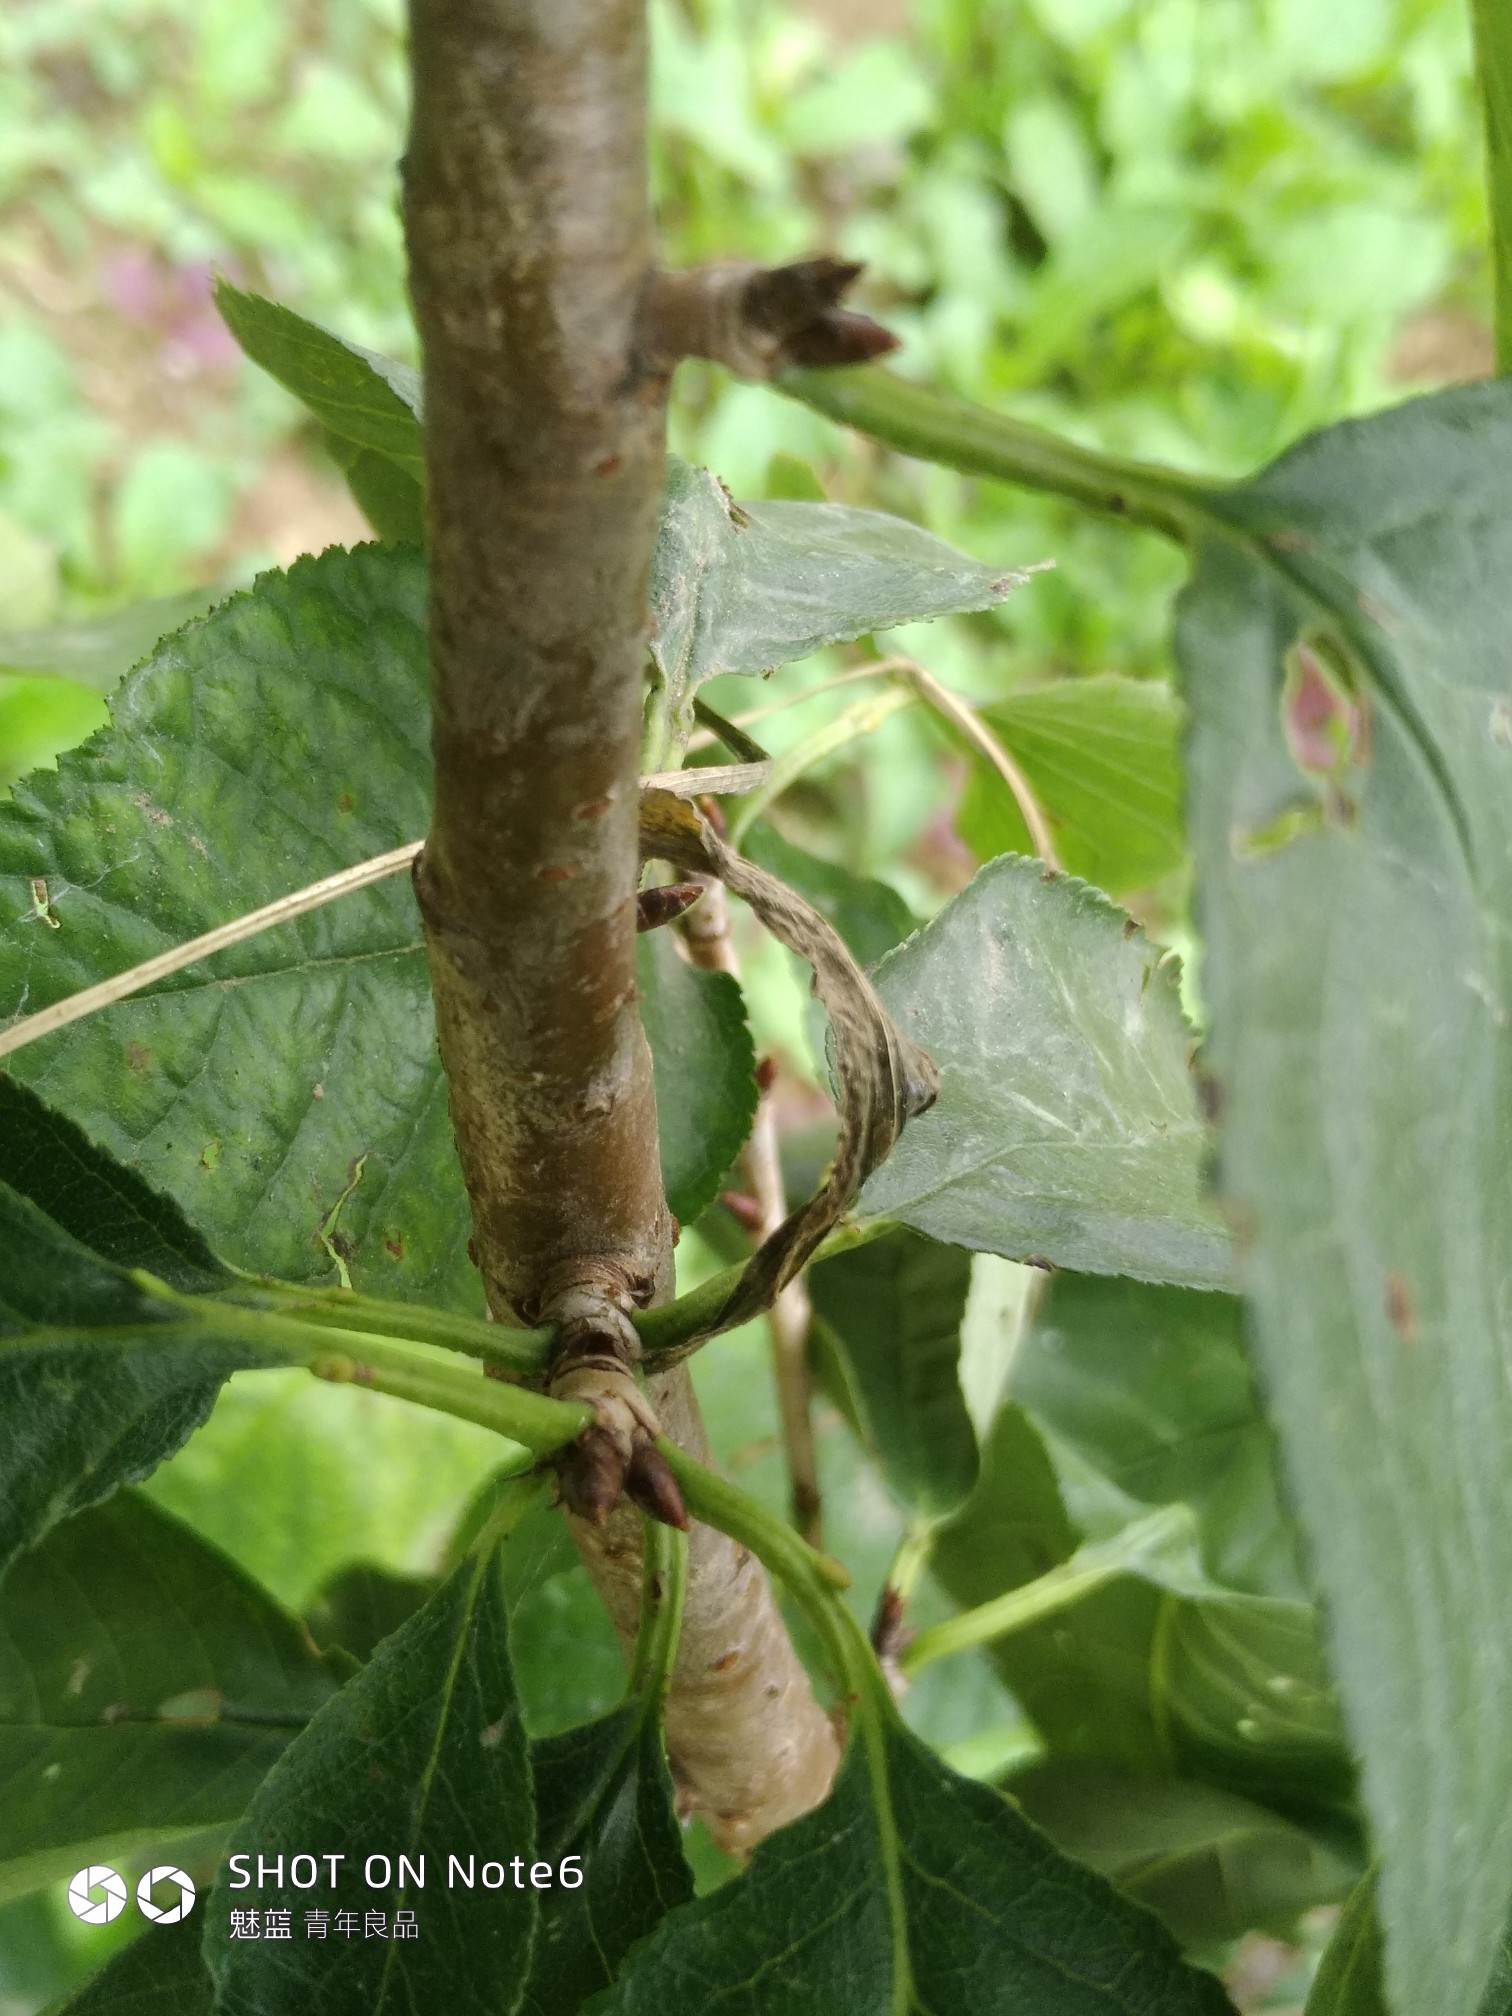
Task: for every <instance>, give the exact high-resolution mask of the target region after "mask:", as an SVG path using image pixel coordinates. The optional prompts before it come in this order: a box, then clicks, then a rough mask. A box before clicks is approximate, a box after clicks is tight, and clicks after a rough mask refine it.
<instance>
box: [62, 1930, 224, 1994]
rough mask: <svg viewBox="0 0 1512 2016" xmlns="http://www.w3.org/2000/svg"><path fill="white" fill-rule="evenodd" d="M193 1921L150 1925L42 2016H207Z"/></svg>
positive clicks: (205, 1978)
mask: <svg viewBox="0 0 1512 2016" xmlns="http://www.w3.org/2000/svg"><path fill="white" fill-rule="evenodd" d="M200 1931H201V1925H200V1920H199V1918H198V1917H197V1916H196V1917H192V1918H186V1919H185V1920H184V1922H183V1924H182V1925H153V1926H150V1927H149V1928H148V1929H147V1931H146V1932H144V1933H143V1934H142V1935H141V1936H140V1937H139V1938H137V1939H134V1940H133V1941H132V1942H131V1944H130V1945H129V1946H128V1947H126V1949H125V1950H124V1951H123V1952H120V1953H117V1954H116V1956H115V1958H114V1959H113V1960H110V1961H107V1963H106V1964H105V1966H103V1967H102V1968H101V1969H100V1971H99V1973H98V1974H92V1975H91V1976H90V1978H89V1979H88V1980H87V1981H86V1982H85V1983H84V1985H83V1986H82V1987H81V1988H76V1989H75V1990H74V1991H73V1993H72V1994H71V1995H69V1996H68V1997H67V1998H66V1999H65V2000H64V2001H62V2002H58V2003H55V2004H54V2005H53V2007H52V2008H51V2009H49V2010H48V2011H46V2012H45V2016H212V2012H213V2010H214V2006H215V1990H214V1989H213V1987H212V1986H211V1982H210V1976H209V1974H208V1973H207V1972H206V1971H205V1963H204V1960H203V1959H202V1958H201V1956H200Z"/></svg>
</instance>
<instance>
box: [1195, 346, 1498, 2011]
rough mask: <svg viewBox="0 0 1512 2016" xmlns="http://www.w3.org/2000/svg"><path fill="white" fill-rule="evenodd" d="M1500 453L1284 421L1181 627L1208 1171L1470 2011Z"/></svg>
mask: <svg viewBox="0 0 1512 2016" xmlns="http://www.w3.org/2000/svg"><path fill="white" fill-rule="evenodd" d="M1509 470H1512V386H1509V385H1507V384H1506V383H1499V384H1495V385H1481V386H1473V387H1471V386H1467V387H1464V388H1461V389H1458V390H1456V391H1453V392H1449V393H1445V394H1442V395H1440V396H1438V397H1435V398H1432V399H1425V400H1418V401H1416V402H1414V403H1412V404H1410V405H1407V406H1404V407H1401V408H1398V409H1397V410H1396V411H1394V412H1389V413H1382V414H1378V415H1375V416H1373V417H1372V418H1370V419H1368V420H1362V421H1358V422H1350V423H1348V424H1347V425H1344V426H1341V427H1336V428H1333V429H1330V430H1329V431H1328V432H1327V433H1324V434H1321V435H1318V436H1316V437H1314V438H1313V439H1312V440H1310V441H1307V442H1304V443H1303V444H1301V445H1300V446H1299V447H1297V448H1296V449H1294V450H1293V451H1292V452H1291V453H1290V454H1288V455H1287V456H1285V457H1284V458H1283V459H1282V460H1281V461H1280V462H1278V463H1277V464H1276V465H1275V466H1274V467H1273V468H1271V469H1270V470H1268V471H1266V472H1265V473H1264V474H1263V475H1262V476H1260V477H1259V478H1257V479H1256V480H1255V481H1254V482H1252V483H1249V484H1246V485H1244V486H1242V487H1241V488H1239V489H1237V490H1234V491H1232V492H1229V491H1224V492H1220V493H1217V495H1216V496H1215V497H1214V499H1213V502H1212V506H1211V511H1212V515H1213V517H1214V518H1216V519H1218V520H1219V521H1221V532H1220V533H1219V534H1217V535H1215V536H1212V537H1206V538H1204V539H1203V540H1202V542H1201V543H1200V546H1199V550H1198V554H1197V564H1196V572H1195V575H1194V578H1193V581H1192V585H1191V587H1190V588H1189V590H1188V591H1187V593H1186V596H1185V598H1184V604H1183V609H1182V616H1181V622H1180V628H1179V636H1178V647H1179V655H1180V658H1181V663H1182V667H1183V676H1184V679H1185V684H1186V695H1187V701H1188V705H1189V707H1190V709H1191V715H1192V730H1191V737H1190V741H1189V744H1188V751H1187V755H1188V769H1189V776H1190V787H1191V813H1192V819H1191V832H1192V841H1193V846H1194V848H1195V850H1196V855H1197V861H1198V895H1199V907H1200V915H1201V921H1202V925H1203V930H1204V933H1205V937H1206V946H1207V949H1206V951H1205V954H1204V961H1203V991H1204V994H1205V995H1206V997H1207V999H1208V1001H1209V1003H1210V1005H1211V1008H1212V1015H1213V1034H1212V1045H1211V1063H1212V1067H1213V1070H1214V1072H1215V1076H1216V1083H1217V1089H1218V1094H1219V1101H1220V1107H1221V1112H1222V1120H1221V1132H1220V1142H1219V1146H1220V1164H1219V1180H1220V1184H1221V1188H1222V1191H1223V1193H1224V1195H1225V1197H1226V1198H1227V1199H1228V1200H1229V1201H1230V1204H1231V1207H1232V1209H1233V1210H1234V1211H1235V1213H1236V1215H1237V1216H1238V1217H1239V1218H1240V1220H1241V1221H1242V1222H1243V1223H1244V1225H1245V1228H1246V1238H1245V1242H1244V1252H1245V1264H1244V1267H1243V1284H1244V1286H1245V1289H1246V1291H1247V1293H1248V1294H1249V1295H1250V1296H1251V1298H1252V1305H1253V1311H1254V1329H1255V1336H1256V1341H1257V1345H1258V1350H1259V1358H1260V1364H1261V1370H1262V1373H1263V1376H1264V1380H1265V1385H1266V1391H1267V1396H1268V1399H1269V1401H1270V1403H1271V1406H1272V1409H1273V1413H1274V1417H1275V1420H1276V1423H1277V1427H1278V1430H1279V1433H1280V1437H1281V1442H1282V1446H1283V1449H1284V1451H1285V1455H1286V1462H1287V1471H1288V1476H1289V1479H1290V1482H1291V1485H1292V1488H1293V1490H1294V1492H1295V1495H1296V1499H1297V1503H1298V1508H1299V1511H1300V1513H1301V1515H1302V1518H1303V1520H1304V1522H1305V1525H1306V1529H1307V1533H1308V1537H1309V1543H1310V1553H1311V1558H1312V1562H1313V1565H1314V1567H1315V1569H1316V1573H1317V1577H1318V1580H1319V1583H1320V1585H1321V1587H1322V1590H1323V1593H1324V1595H1325V1597H1326V1599H1327V1604H1328V1610H1329V1615H1330V1622H1331V1641H1330V1642H1331V1647H1332V1652H1333V1658H1334V1663H1335V1667H1336V1670H1337V1673H1338V1678H1339V1684H1340V1688H1341V1691H1342V1694H1343V1697H1344V1700H1345V1702H1346V1704H1347V1708H1348V1713H1349V1721H1350V1728H1351V1731H1352V1734H1353V1736H1354V1738H1355V1741H1356V1743H1357V1745H1358V1747H1359V1749H1360V1752H1361V1754H1362V1757H1363V1764H1364V1768H1363V1774H1362V1775H1363V1784H1364V1787H1365V1792H1366V1797H1367V1802H1368V1805H1369V1809H1370V1815H1371V1820H1372V1824H1373V1828H1374V1834H1375V1839H1376V1841H1377V1844H1378V1846H1379V1849H1380V1852H1381V1858H1382V1870H1381V1889H1380V1896H1381V1908H1382V1917H1383V1921H1384V1925H1385V1934H1386V1956H1387V1973H1388V1977H1389V1985H1390V1989H1391V1997H1392V2002H1393V2006H1394V2007H1395V2009H1396V2011H1397V2016H1469V2012H1470V2011H1472V2010H1473V2009H1474V2008H1475V2006H1476V2004H1477V2002H1478V2000H1479V1998H1480V1995H1481V1992H1482V1989H1483V1987H1484V1983H1485V1979H1486V1973H1487V1970H1488V1969H1489V1967H1490V1965H1491V1962H1492V1958H1493V1956H1494V1954H1495V1952H1496V1948H1497V1942H1498V1939H1499V1938H1500V1936H1501V1933H1502V1929H1503V1926H1504V1924H1505V1923H1506V1920H1507V1916H1508V1892H1509V1888H1512V1690H1509V1689H1508V1687H1507V1685H1506V1679H1505V1676H1506V1673H1507V1670H1508V1669H1509V1667H1512V1607H1509V1606H1508V1604H1507V1602H1506V1592H1507V1589H1508V1588H1509V1587H1512V1525H1509V1524H1508V1522H1507V1520H1506V1519H1505V1518H1504V1517H1502V1516H1501V1511H1500V1508H1501V1507H1502V1506H1503V1504H1504V1503H1505V1499H1506V1468H1507V1450H1508V1447H1509V1446H1512V1385H1509V1383H1508V1380H1507V1373H1506V1345H1507V1310H1508V1308H1509V1307H1512V1215H1509V1213H1508V1211H1507V1203H1506V1172H1507V1169H1508V1166H1509V1163H1512V1021H1509V1016H1508V1005H1509V1003H1512V936H1509V934H1508V932H1507V929H1506V923H1505V920H1506V918H1507V917H1508V916H1509V915H1512V789H1509V786H1512V680H1509V677H1508V669H1507V654H1506V623H1505V611H1504V607H1503V604H1504V599H1505V597H1504V592H1503V584H1504V583H1505V582H1506V581H1507V579H1508V578H1509V574H1512V482H1509ZM1406 1732H1411V1740H1408V1739H1407V1733H1406Z"/></svg>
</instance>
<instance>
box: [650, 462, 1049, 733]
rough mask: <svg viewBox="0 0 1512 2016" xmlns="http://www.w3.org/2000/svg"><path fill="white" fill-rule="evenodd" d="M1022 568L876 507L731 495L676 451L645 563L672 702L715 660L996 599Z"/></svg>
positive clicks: (767, 665)
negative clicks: (988, 558)
mask: <svg viewBox="0 0 1512 2016" xmlns="http://www.w3.org/2000/svg"><path fill="white" fill-rule="evenodd" d="M1025 578H1026V577H1025V576H1024V575H1022V574H1019V573H1015V572H1013V571H1011V570H1009V571H1007V572H1005V571H1004V570H1003V569H1002V568H992V567H983V566H981V565H980V564H979V563H978V562H977V561H975V560H969V559H967V557H966V556H965V554H963V553H958V552H957V551H956V550H955V548H954V547H952V546H947V545H946V544H945V543H944V541H943V540H941V539H936V538H935V537H934V535H933V534H932V533H929V532H924V531H921V530H920V529H919V527H918V526H917V525H910V524H908V523H907V522H906V521H905V520H904V519H901V518H891V517H888V516H887V515H885V514H884V513H883V512H880V511H858V510H855V509H854V508H852V507H851V506H850V505H845V504H799V503H791V502H788V501H786V500H776V501H772V502H768V503H765V504H748V505H746V504H736V503H735V501H734V500H733V498H732V497H731V496H730V493H729V491H728V490H726V489H725V487H724V485H723V484H722V483H721V482H720V481H719V479H718V477H717V476H713V475H711V474H710V472H709V471H708V470H707V469H695V468H694V467H693V466H692V465H691V464H689V463H686V462H682V461H679V460H678V459H677V458H676V457H673V458H672V459H671V461H670V465H669V470H668V476H667V490H666V495H665V498H664V499H663V503H662V519H661V529H660V532H659V533H658V536H657V542H656V555H655V558H654V560H653V562H652V568H651V609H652V615H653V618H654V629H653V632H652V640H651V649H652V653H653V655H654V656H655V658H656V662H657V664H658V665H659V666H660V668H661V672H662V676H663V678H664V679H665V680H666V682H667V688H668V692H669V694H670V696H671V701H672V706H673V709H674V711H675V712H676V713H677V714H678V715H679V716H684V715H686V714H687V712H688V709H689V707H690V705H691V702H692V698H693V695H694V693H695V692H696V691H697V689H698V687H699V686H701V685H702V684H703V682H704V681H705V680H706V679H712V678H713V677H714V676H715V675H716V674H717V673H720V672H769V671H771V670H772V668H773V667H774V666H777V665H785V664H787V663H788V662H789V660H791V659H794V658H806V657H807V656H808V655H809V654H810V653H811V652H814V651H818V650H821V649H822V648H823V647H824V646H825V645H826V644H840V643H844V642H847V641H848V640H849V639H851V638H854V637H865V636H868V635H869V634H870V633H871V632H872V631H873V630H888V629H891V628H893V627H894V626H895V625H897V624H899V623H917V622H923V621H927V620H929V619H930V618H932V617H936V616H953V615H959V614H961V613H962V612H964V611H966V610H972V609H990V608H992V607H994V606H995V605H996V604H997V603H999V602H1001V601H1002V600H1003V598H1004V596H1005V595H1007V594H1008V593H1009V591H1010V590H1011V589H1013V588H1016V587H1018V586H1019V585H1020V584H1021V583H1022V582H1023V580H1024V579H1025Z"/></svg>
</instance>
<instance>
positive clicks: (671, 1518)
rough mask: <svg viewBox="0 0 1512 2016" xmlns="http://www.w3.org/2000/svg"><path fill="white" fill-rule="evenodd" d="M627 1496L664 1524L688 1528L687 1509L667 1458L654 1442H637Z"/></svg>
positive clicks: (627, 1484)
mask: <svg viewBox="0 0 1512 2016" xmlns="http://www.w3.org/2000/svg"><path fill="white" fill-rule="evenodd" d="M625 1495H626V1497H627V1498H631V1499H633V1500H634V1502H635V1503H636V1504H637V1505H639V1507H640V1508H641V1510H642V1511H643V1512H649V1513H650V1515H651V1517H652V1518H653V1519H659V1520H660V1521H661V1523H662V1524H663V1525H664V1526H676V1527H677V1528H678V1530H679V1531H680V1532H683V1533H686V1532H687V1530H688V1508H687V1506H686V1505H685V1504H684V1503H683V1495H682V1491H681V1490H680V1489H679V1487H678V1482H677V1479H676V1478H675V1477H674V1476H673V1475H672V1470H671V1467H670V1465H669V1464H668V1462H667V1459H666V1457H665V1456H663V1454H662V1453H661V1451H660V1449H658V1448H657V1446H656V1444H655V1443H654V1442H637V1443H636V1445H635V1453H634V1455H633V1456H632V1457H631V1458H630V1471H629V1475H628V1476H627V1477H626V1479H625Z"/></svg>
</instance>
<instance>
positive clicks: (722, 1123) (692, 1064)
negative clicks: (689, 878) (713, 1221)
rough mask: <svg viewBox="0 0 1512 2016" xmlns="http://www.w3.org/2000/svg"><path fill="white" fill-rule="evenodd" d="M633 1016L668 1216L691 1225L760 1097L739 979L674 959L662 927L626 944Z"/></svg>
mask: <svg viewBox="0 0 1512 2016" xmlns="http://www.w3.org/2000/svg"><path fill="white" fill-rule="evenodd" d="M636 985H637V987H638V988H639V990H640V1009H641V1020H642V1022H643V1023H644V1024H645V1029H646V1036H647V1038H648V1040H649V1042H650V1044H651V1050H652V1056H653V1059H654V1062H655V1067H656V1112H657V1124H658V1127H659V1129H660V1133H661V1152H662V1182H663V1183H664V1184H665V1186H666V1191H667V1204H668V1207H669V1209H670V1210H671V1212H672V1215H673V1217H674V1218H677V1219H680V1220H681V1221H682V1223H683V1224H685V1225H691V1224H692V1222H693V1220H694V1219H695V1218H696V1217H697V1216H698V1214H699V1212H700V1211H702V1210H703V1209H704V1207H705V1205H707V1204H711V1203H712V1202H713V1201H714V1197H715V1194H716V1192H717V1191H718V1189H719V1183H720V1178H721V1177H722V1176H723V1175H724V1173H725V1171H726V1170H727V1169H728V1168H729V1166H730V1164H731V1163H732V1162H733V1161H734V1160H735V1157H736V1156H737V1155H738V1154H739V1153H740V1149H741V1145H742V1144H743V1142H744V1141H745V1138H746V1136H747V1135H748V1134H749V1133H750V1131H751V1122H752V1121H753V1120H754V1119H755V1117H756V1102H757V1099H758V1098H759V1097H760V1093H759V1091H758V1089H757V1085H756V1052H755V1049H754V1047H753V1045H752V1042H751V1032H750V1030H749V1028H748V1027H747V1026H746V1011H745V1001H744V999H743V997H742V995H741V992H740V982H739V981H738V980H736V979H735V978H733V976H732V975H730V974H728V973H705V972H702V971H701V970H700V969H699V968H697V967H695V966H692V965H690V964H689V963H688V961H687V960H686V959H684V958H683V957H682V955H681V954H680V952H679V951H678V948H677V943H676V940H675V939H674V937H673V935H672V933H671V932H670V931H667V930H659V931H648V932H645V933H644V934H643V935H642V937H641V938H640V940H639V942H638V944H637V946H636Z"/></svg>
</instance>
